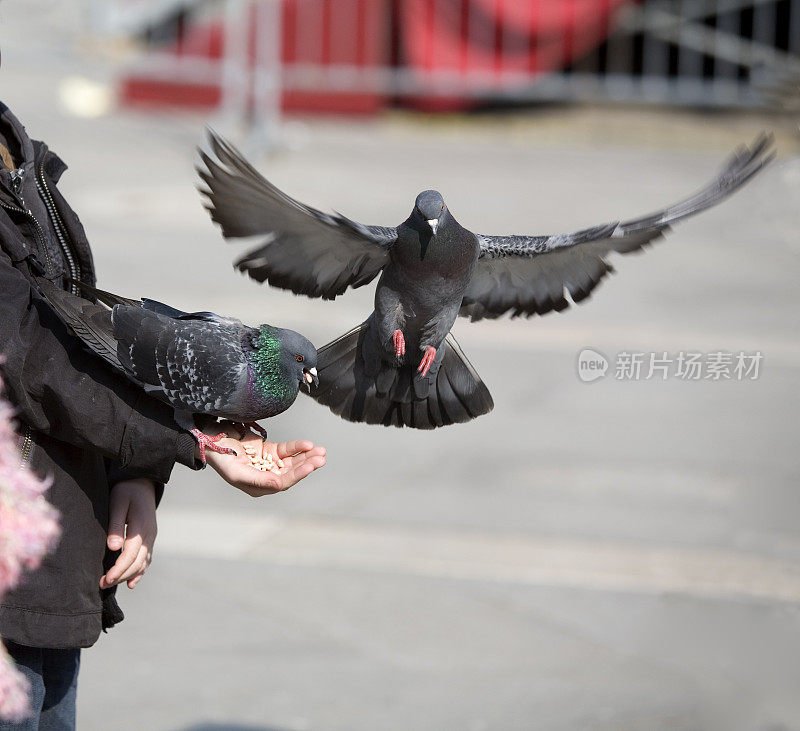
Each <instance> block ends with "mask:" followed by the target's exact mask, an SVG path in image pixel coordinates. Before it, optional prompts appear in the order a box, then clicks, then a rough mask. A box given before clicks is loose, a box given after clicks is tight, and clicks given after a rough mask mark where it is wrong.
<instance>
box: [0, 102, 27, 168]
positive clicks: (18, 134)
mask: <svg viewBox="0 0 800 731" xmlns="http://www.w3.org/2000/svg"><path fill="white" fill-rule="evenodd" d="M0 127H2V129H3V133H4V134H6V135H8V136H12V137H14V138H15V139H16V141H17V144H18V145H19V148H20V150H22V160H17V161H16V162H17V167H22V166H23V165H25V164H28V163H33V161H34V149H33V142H32V140H31V138H30V137H28V133H27V132H26V131H25V127H23V126H22V122H20V121H19V120H18V119H17V118H16V117H15V116H14V114H13V113H12V112H11V110H10V109H9V108H8V107H7V106H6V105H5V104H3V103H2V102H0Z"/></svg>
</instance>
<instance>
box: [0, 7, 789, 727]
mask: <svg viewBox="0 0 800 731" xmlns="http://www.w3.org/2000/svg"><path fill="white" fill-rule="evenodd" d="M32 4H33V6H34V7H38V8H40V9H42V14H41V17H35V14H31V13H27V12H23V11H22V10H21V8H22V7H23V6H25V5H26V4H25V3H21V2H19V1H17V2H14V1H10V0H7V2H6V3H4V4H3V6H2V8H3V13H4V15H5V18H3V19H2V20H1V21H0V22H2V25H3V28H2V30H3V32H4V39H3V40H2V50H3V68H2V72H0V78H2V83H3V96H4V100H5V101H6V103H8V104H9V105H10V106H11V107H12V108H13V109H15V110H16V111H17V114H18V116H20V117H21V118H22V119H23V120H25V121H26V123H27V126H28V128H29V131H30V132H31V134H32V135H34V136H37V137H42V138H44V139H46V140H47V141H48V142H49V144H50V145H51V147H52V148H53V149H55V150H56V151H57V152H58V153H59V154H60V155H61V156H62V157H63V158H64V159H65V160H66V161H67V162H68V163H69V165H70V170H69V171H68V172H67V173H66V175H65V176H64V179H63V183H62V186H61V187H62V189H63V190H64V191H65V193H66V194H67V196H68V198H69V199H70V201H71V202H72V204H73V206H74V207H75V209H76V210H77V211H78V212H79V214H80V215H81V216H82V220H83V222H84V224H85V226H86V228H87V230H88V232H89V235H90V238H91V240H92V241H93V246H94V249H95V255H96V260H97V267H98V271H99V273H100V279H99V283H100V285H101V286H103V287H104V288H108V289H112V290H116V291H119V292H120V293H122V294H127V295H132V296H138V295H147V296H150V297H153V298H156V299H162V300H164V301H167V302H169V303H172V304H174V305H176V306H179V307H185V308H189V309H212V310H215V311H218V312H221V313H226V314H231V315H235V316H239V317H242V318H243V319H245V320H246V321H250V322H253V323H256V322H261V321H268V322H274V323H280V324H282V325H284V326H287V327H292V328H295V329H298V330H301V331H303V332H304V333H305V334H307V335H308V336H309V337H310V338H311V339H312V340H313V341H314V342H315V343H317V344H322V343H324V342H326V341H328V340H330V339H332V338H333V337H336V336H338V335H340V334H341V333H342V332H344V331H345V330H346V329H348V328H350V327H351V326H353V325H355V324H356V323H358V322H360V321H361V319H363V317H364V315H365V313H367V312H368V310H369V308H370V306H371V297H372V291H371V290H372V288H371V287H367V288H364V289H363V290H361V291H358V292H354V293H349V294H347V295H346V296H344V297H342V298H340V299H339V300H337V301H336V302H335V303H330V302H318V301H311V300H308V299H303V298H298V297H295V296H293V295H291V294H288V293H282V292H279V291H271V290H269V289H266V288H262V287H258V286H257V285H255V284H254V283H252V282H250V281H248V280H246V279H244V278H242V277H240V276H239V275H238V274H236V273H235V272H234V271H232V269H231V265H230V262H231V259H232V258H233V257H234V256H235V255H236V253H237V252H240V251H242V250H243V248H242V247H241V246H236V245H230V244H225V243H223V242H222V240H221V238H220V236H219V235H218V233H217V231H216V230H215V228H214V227H213V226H212V224H211V223H210V222H209V220H208V217H207V215H206V214H205V213H204V211H203V209H202V207H201V204H200V200H199V197H198V195H197V193H196V191H195V190H194V184H195V177H194V174H193V171H192V165H193V160H194V151H193V148H194V146H195V145H196V144H197V143H198V142H199V141H200V140H201V139H202V134H203V124H204V122H205V121H206V120H205V119H202V118H200V117H198V116H187V115H174V114H166V113H157V114H153V113H145V112H132V111H124V110H116V111H113V112H111V113H110V114H107V115H104V116H102V117H99V118H96V119H79V118H76V117H74V116H70V115H69V114H68V113H66V112H65V111H64V110H63V108H62V107H61V106H60V105H59V103H58V101H57V100H58V99H59V98H60V94H62V93H63V91H64V80H65V79H68V78H72V77H75V76H80V77H84V78H89V79H92V80H94V81H103V78H104V75H105V74H106V73H107V72H106V71H105V70H104V67H102V66H97V65H94V64H93V63H92V56H89V55H87V54H86V53H83V52H79V51H78V50H75V46H73V45H66V42H65V41H62V40H60V36H59V34H58V33H57V32H56V29H57V28H59V27H60V26H58V22H57V20H58V18H59V17H60V16H58V13H59V12H67V11H65V10H55V9H53V7H54V6H53V7H51V4H49V3H43V2H34V3H32ZM54 14H55V17H56V20H53V16H54ZM73 20H74V18H73ZM8 24H11V27H12V28H16V27H20V26H21V27H22V28H23V29H26V30H27V31H31V30H33V29H44V30H43V31H42V37H41V38H37V37H35V35H34V34H33V33H27V34H26V33H19V34H16V33H15V34H14V37H10V30H11V29H10V28H9V25H8ZM59 43H60V44H62V45H59ZM48 54H49V55H48ZM54 59H55V60H56V61H57V62H58V63H57V64H55V65H54V64H53V60H54ZM769 127H775V128H776V130H777V132H778V142H779V147H780V152H781V156H780V158H779V160H778V162H777V164H775V165H774V166H773V167H772V168H771V169H770V170H769V171H768V172H767V173H766V174H764V175H763V176H761V177H760V178H759V179H757V180H755V181H754V182H753V183H752V184H751V185H749V186H748V187H747V189H746V190H744V191H742V192H741V193H740V194H739V195H737V196H736V197H735V198H734V199H732V200H730V201H728V202H727V203H725V204H723V205H721V206H719V207H718V208H716V209H714V210H713V211H710V212H708V213H707V214H705V215H703V216H701V217H699V218H697V219H693V220H691V221H689V222H686V223H685V224H683V225H681V226H679V227H678V228H677V229H676V230H675V231H674V232H673V233H672V235H670V237H669V238H668V239H667V240H666V241H665V242H662V243H659V244H657V245H656V246H654V247H653V248H651V249H650V250H649V251H648V252H646V253H645V254H643V255H639V256H631V257H626V258H624V259H623V258H621V257H617V259H616V260H615V261H614V265H615V266H616V268H617V274H616V276H613V277H611V278H610V279H609V280H608V281H606V282H605V283H604V284H603V285H601V286H600V287H599V288H598V290H596V292H595V294H594V296H593V297H592V298H591V299H590V300H589V301H587V302H585V303H583V304H582V305H580V306H578V307H574V308H570V309H569V310H567V311H566V312H563V313H561V314H554V315H549V316H547V317H544V318H541V319H532V320H528V321H519V320H517V321H510V320H503V321H498V322H488V323H480V324H474V325H472V324H469V323H467V322H459V323H458V324H457V325H456V328H455V334H456V336H457V337H458V338H459V340H460V342H461V344H462V346H463V348H464V350H465V351H466V353H467V354H468V355H469V356H470V358H471V360H472V362H473V364H474V365H475V367H476V368H477V370H478V372H479V373H480V374H481V375H482V376H483V378H484V380H485V381H486V383H487V384H488V386H489V388H490V389H491V391H492V394H493V396H494V400H495V409H494V411H493V412H492V413H491V414H489V415H487V416H486V417H483V418H481V419H479V420H477V421H475V422H472V423H470V424H468V425H464V426H459V427H454V428H450V429H445V430H440V431H437V432H435V433H416V432H412V431H409V430H403V431H399V430H387V429H383V428H368V427H364V426H359V425H354V424H348V423H346V422H343V421H340V420H338V419H337V418H335V417H334V416H333V415H332V414H330V413H329V412H328V411H327V410H324V409H322V408H320V407H317V406H316V404H314V403H313V402H312V401H311V400H309V399H307V398H302V397H301V398H299V399H298V402H297V404H296V406H295V407H294V408H292V409H291V410H290V411H289V412H287V413H286V414H284V415H281V416H280V417H278V418H276V419H274V420H272V423H271V424H269V425H268V427H269V430H270V433H271V434H272V435H274V436H275V437H276V438H281V439H283V438H294V437H306V438H310V439H312V440H314V441H315V442H317V443H320V444H324V445H326V446H327V447H328V450H329V463H328V465H327V466H326V467H325V469H324V470H322V471H321V472H319V473H317V474H315V475H313V476H311V477H310V478H309V479H308V480H307V481H305V483H303V484H301V485H299V486H297V487H296V488H295V489H293V490H291V491H289V492H288V493H286V494H283V495H279V496H275V497H272V498H264V499H262V500H258V501H254V500H252V499H250V498H248V497H246V496H245V495H244V494H240V493H238V492H237V491H234V490H232V489H230V488H229V487H227V486H226V485H224V484H223V483H221V482H219V480H217V479H216V478H215V475H214V474H212V473H210V471H208V472H206V473H202V474H197V473H191V472H189V471H186V470H182V469H180V468H178V469H176V471H175V476H174V479H173V480H172V482H171V483H170V485H169V486H168V487H167V491H166V495H165V498H164V501H163V504H162V507H161V509H160V534H159V538H158V542H157V544H156V551H155V560H154V563H153V566H152V568H151V569H150V571H149V572H148V574H147V576H146V577H145V579H144V580H143V581H142V583H141V584H140V585H139V587H137V589H136V590H135V591H133V592H129V591H128V590H127V589H123V590H121V592H120V594H121V603H122V606H123V608H124V610H125V612H126V614H127V619H126V621H125V623H124V624H123V625H121V626H120V627H119V628H117V629H114V630H113V631H112V632H111V633H110V634H109V635H108V636H104V637H102V638H101V641H100V642H99V643H98V644H97V646H96V647H95V648H93V649H91V650H89V651H87V652H86V653H85V654H84V660H83V669H82V675H81V685H80V698H79V728H82V729H92V730H94V729H98V730H102V731H115V730H118V729H119V730H121V729H148V730H159V731H160V730H164V731H189V730H192V731H200V730H201V729H204V730H205V729H208V730H211V729H241V730H242V731H244V730H253V731H255V730H256V729H257V730H260V731H264V730H269V731H290V730H292V731H302V730H305V729H308V730H313V731H318V730H319V731H333V730H337V731H338V730H343V731H344V730H347V731H373V730H387V731H389V730H394V729H397V730H400V729H403V730H407V729H415V730H427V729H430V730H431V731H449V730H451V729H452V730H454V731H456V730H459V731H460V730H469V731H483V730H494V729H501V730H505V729H525V730H534V729H535V730H539V729H542V730H546V731H551V730H552V731H556V730H561V729H564V730H565V731H566V730H570V731H571V730H573V729H587V730H591V731H601V730H603V731H605V730H608V731H611V730H613V731H621V730H627V729H630V730H631V731H634V730H635V731H639V730H643V729H646V730H648V731H655V730H660V729H685V730H687V731H688V730H701V729H702V730H705V729H712V730H714V729H725V730H726V731H728V730H731V731H736V730H738V729H742V730H743V731H745V730H746V731H749V730H758V731H768V730H769V731H778V729H785V730H787V731H788V730H789V729H800V696H798V692H797V689H798V688H799V687H800V662H798V659H797V658H798V654H800V635H799V634H798V632H799V631H800V485H799V484H798V478H799V477H800V469H799V467H800V460H799V459H798V447H797V437H798V430H797V414H798V413H800V393H799V392H798V388H797V378H798V369H799V368H800V344H799V343H798V339H797V333H798V329H799V328H800V308H798V304H800V288H798V286H797V276H798V266H799V265H800V238H799V237H798V232H799V231H800V220H799V219H800V216H799V214H798V205H797V202H798V194H800V159H798V157H797V154H798V138H797V137H796V135H795V133H794V131H793V129H792V125H791V124H790V123H789V122H788V121H787V120H780V119H777V120H776V119H768V118H760V117H757V116H745V115H738V116H737V115H717V116H713V117H710V116H702V115H695V114H688V113H687V114H680V113H676V112H668V111H659V112H653V111H650V112H647V111H641V110H639V111H635V110H627V111H625V110H617V111H612V110H602V109H548V110H543V111H541V112H540V113H538V114H537V113H526V114H514V115H508V116H501V117H485V118H480V117H478V118H462V117H456V118H447V119H444V120H442V119H434V118H429V117H425V116H420V117H416V116H405V115H389V116H386V117H381V118H378V119H370V120H293V121H291V123H290V124H289V125H288V126H287V129H286V131H285V141H286V148H285V149H284V151H282V152H281V153H280V154H278V155H277V156H275V157H273V158H271V159H263V160H260V161H259V166H260V167H261V168H262V169H263V170H264V171H267V172H268V173H269V174H270V176H271V178H272V179H273V180H274V181H275V182H276V183H277V184H278V185H280V186H281V187H283V188H284V189H285V190H286V191H287V192H289V193H290V194H293V195H295V196H296V197H298V198H300V199H301V200H303V201H306V202H308V203H311V204H313V205H316V206H318V207H320V208H323V209H335V210H339V211H342V212H343V213H345V214H346V215H348V216H351V217H353V218H355V219H357V220H361V221H364V222H366V223H383V224H396V223H399V222H400V221H402V220H403V219H404V218H405V216H406V215H407V213H408V211H409V210H410V206H411V205H412V203H413V199H414V196H415V195H416V193H417V192H419V191H420V190H422V189H424V188H429V187H436V188H438V189H439V190H440V191H442V192H443V194H444V195H445V198H446V200H447V201H448V205H449V207H450V209H451V211H452V212H453V213H454V215H455V216H456V217H457V218H458V219H459V220H460V221H461V222H462V223H463V224H464V225H466V226H467V227H469V228H471V229H473V230H477V231H481V232H484V233H498V234H499V233H553V232H557V231H566V230H574V229H578V228H582V227H584V226H588V225H592V224H596V223H600V222H602V221H607V220H613V219H616V218H624V217H627V216H633V215H638V214H642V213H645V212H648V211H650V210H652V209H654V208H657V207H660V206H661V205H663V204H666V203H669V202H672V201H673V200H675V199H678V198H680V197H681V196H683V195H685V194H687V193H689V192H691V191H692V190H694V189H695V188H696V187H699V186H700V185H701V184H703V183H704V182H705V181H706V179H707V178H708V177H710V176H711V175H713V174H714V172H715V170H716V168H717V167H718V166H719V165H720V164H721V162H722V160H723V158H724V157H725V155H726V154H727V153H728V152H729V151H730V150H731V149H732V148H733V147H735V145H736V144H738V143H740V142H746V141H749V140H751V139H752V138H753V137H755V135H756V133H757V132H758V131H759V130H760V129H763V128H769ZM585 348H591V349H594V350H596V351H598V352H600V353H601V354H603V355H604V356H606V358H607V359H608V360H609V363H610V365H609V370H608V372H607V374H606V376H605V377H604V378H601V379H599V380H597V381H596V382H593V383H583V382H581V380H580V379H579V378H578V374H577V360H578V353H579V352H580V351H581V350H583V349H585ZM626 352H627V353H642V354H644V355H645V357H646V358H649V356H648V355H647V354H650V353H654V354H656V356H658V357H659V358H661V357H663V355H664V354H665V353H666V354H667V356H668V357H670V358H676V357H677V355H678V354H679V353H681V352H684V353H689V352H698V353H700V354H702V355H703V357H704V358H705V359H706V360H707V358H708V357H709V356H710V354H712V353H718V352H723V353H731V354H736V353H738V352H744V353H746V354H753V353H756V352H760V353H761V354H762V356H763V359H762V361H761V362H760V371H759V375H758V378H757V379H755V380H750V379H749V378H746V379H743V380H739V379H737V378H736V377H732V378H730V379H721V380H718V381H717V380H712V379H706V378H703V379H701V380H699V381H696V380H685V379H681V378H678V377H676V376H674V375H670V377H669V378H667V379H666V380H664V379H662V378H661V377H660V376H659V375H658V374H656V375H655V376H654V377H651V378H646V377H645V376H646V373H645V372H644V371H643V373H642V377H641V378H640V379H637V380H627V379H619V378H616V377H615V376H616V375H617V372H616V365H617V363H618V362H620V360H619V359H620V354H622V353H626ZM646 362H647V361H646ZM673 368H674V365H673ZM646 370H647V367H646V366H645V371H646Z"/></svg>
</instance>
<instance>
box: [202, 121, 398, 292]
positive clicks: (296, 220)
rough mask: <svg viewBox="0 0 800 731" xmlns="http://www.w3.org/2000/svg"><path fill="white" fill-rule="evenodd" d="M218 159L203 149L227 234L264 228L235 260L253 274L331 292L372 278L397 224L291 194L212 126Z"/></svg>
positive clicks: (298, 288) (205, 175)
mask: <svg viewBox="0 0 800 731" xmlns="http://www.w3.org/2000/svg"><path fill="white" fill-rule="evenodd" d="M209 137H210V142H211V149H212V150H213V153H214V155H215V156H216V158H217V159H216V160H214V159H212V158H211V157H210V156H209V155H208V154H206V153H205V152H202V151H201V153H200V156H201V158H202V161H203V163H204V165H205V167H206V169H205V170H203V169H201V168H198V173H199V175H200V177H201V178H202V179H203V181H204V182H205V184H206V186H207V187H206V188H201V189H200V190H201V193H203V195H205V196H206V198H207V199H208V204H207V205H206V208H207V209H208V210H209V211H210V213H211V218H212V219H213V220H214V221H215V222H216V223H218V224H219V225H220V227H221V228H222V233H223V235H224V236H225V237H226V238H235V237H243V236H265V237H266V238H265V240H264V243H263V244H262V245H261V246H259V247H258V248H256V249H253V250H252V251H250V252H248V253H247V254H245V255H244V256H243V257H242V258H241V259H239V260H238V261H237V262H236V266H237V267H238V268H239V270H240V271H243V272H247V274H248V275H249V276H250V277H252V278H253V279H255V280H257V281H259V282H264V281H268V282H269V283H270V284H272V285H273V286H275V287H281V288H282V289H289V290H291V291H292V292H295V293H297V294H305V295H308V296H310V297H322V298H323V299H333V298H334V297H336V296H337V295H340V294H342V293H343V292H344V291H345V290H346V289H347V287H353V288H355V287H360V286H362V285H364V284H367V283H368V282H370V281H372V280H373V279H374V278H375V276H376V275H377V274H378V272H380V270H381V269H382V268H383V267H384V266H385V265H386V264H387V262H388V252H389V249H390V248H391V246H392V244H394V242H395V241H396V239H397V230H396V229H394V228H388V227H383V226H365V225H364V224H361V223H357V222H356V221H352V220H350V219H349V218H346V217H345V216H342V215H340V214H328V213H323V212H322V211H318V210H317V209H315V208H312V207H311V206H307V205H305V204H304V203H301V202H300V201H296V200H294V199H293V198H290V197H289V196H288V195H286V194H285V193H283V192H282V191H280V190H278V188H276V187H275V186H274V185H272V183H270V182H269V181H268V180H267V179H266V178H264V177H263V176H262V175H261V174H260V173H259V172H258V171H257V170H256V169H255V168H254V167H253V166H252V165H250V163H248V162H247V160H245V159H244V158H243V157H242V155H241V154H240V153H239V152H238V150H236V149H235V148H234V147H233V146H232V145H231V144H230V143H229V142H226V141H225V140H223V139H222V138H221V137H219V136H218V135H216V134H215V133H213V132H210V133H209Z"/></svg>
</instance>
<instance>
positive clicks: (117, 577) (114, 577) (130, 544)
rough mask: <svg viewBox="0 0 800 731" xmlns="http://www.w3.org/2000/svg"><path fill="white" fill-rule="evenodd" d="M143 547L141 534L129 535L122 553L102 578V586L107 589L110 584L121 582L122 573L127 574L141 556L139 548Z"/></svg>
mask: <svg viewBox="0 0 800 731" xmlns="http://www.w3.org/2000/svg"><path fill="white" fill-rule="evenodd" d="M141 548H142V537H141V536H138V535H137V536H129V537H128V538H127V539H126V541H125V546H124V547H123V549H122V553H121V554H120V555H119V556H118V557H117V560H116V561H115V562H114V565H113V566H112V567H111V568H110V569H109V570H108V573H107V574H106V575H105V576H104V577H103V578H102V579H100V588H101V589H106V588H108V587H109V586H114V585H115V584H119V582H120V581H121V580H122V575H123V574H125V573H126V572H127V571H128V570H129V569H130V567H131V566H133V564H134V562H135V561H136V559H137V558H138V556H139V550H140V549H141Z"/></svg>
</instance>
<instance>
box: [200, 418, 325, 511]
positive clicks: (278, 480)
mask: <svg viewBox="0 0 800 731" xmlns="http://www.w3.org/2000/svg"><path fill="white" fill-rule="evenodd" d="M222 426H223V427H225V431H226V433H227V434H228V435H229V436H228V437H226V438H223V439H220V440H219V442H217V443H218V444H219V445H220V446H221V447H228V448H229V449H233V450H234V451H235V452H236V454H235V455H232V454H220V453H219V452H210V451H209V452H206V460H207V461H208V464H209V465H210V466H211V467H213V468H214V470H216V472H218V473H219V475H220V477H222V479H223V480H225V481H226V482H227V483H228V484H230V485H232V486H233V487H236V488H238V489H240V490H242V492H245V493H247V494H248V495H250V497H263V496H264V495H274V494H275V493H276V492H282V491H283V490H288V489H289V488H290V487H291V486H292V485H296V484H297V483H298V482H300V480H302V479H303V478H304V477H308V475H310V474H311V473H312V472H313V471H314V470H317V469H319V468H320V467H323V466H324V465H325V453H326V450H325V447H315V446H314V445H313V443H311V442H309V441H307V440H305V439H300V440H295V441H293V442H282V443H280V444H277V443H275V442H265V441H263V440H262V439H261V437H259V436H258V435H256V434H254V433H253V432H251V431H249V430H248V433H247V434H245V435H244V436H243V437H241V438H237V437H240V436H241V432H236V431H235V430H234V429H232V428H231V427H229V426H228V425H226V424H223V425H222ZM245 446H247V447H248V448H249V449H251V450H252V449H255V450H256V455H257V456H260V457H264V458H266V456H267V454H271V455H272V457H273V459H274V460H275V462H276V464H277V465H278V466H279V469H278V472H277V474H276V473H274V472H268V471H267V472H262V471H260V470H257V469H255V468H254V467H253V465H252V463H251V462H250V457H249V456H248V455H247V452H246V451H245ZM281 464H282V465H283V466H282V467H281V466H280V465H281Z"/></svg>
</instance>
